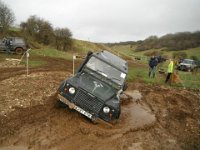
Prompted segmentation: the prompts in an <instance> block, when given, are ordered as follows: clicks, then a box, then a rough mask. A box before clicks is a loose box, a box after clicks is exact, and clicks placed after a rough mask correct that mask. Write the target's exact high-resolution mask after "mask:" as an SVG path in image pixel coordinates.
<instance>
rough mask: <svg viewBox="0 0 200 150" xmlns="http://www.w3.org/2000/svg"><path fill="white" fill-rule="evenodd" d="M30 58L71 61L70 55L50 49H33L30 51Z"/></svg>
mask: <svg viewBox="0 0 200 150" xmlns="http://www.w3.org/2000/svg"><path fill="white" fill-rule="evenodd" d="M30 56H41V57H52V58H62V59H65V60H72V53H68V52H64V51H58V50H56V49H52V48H43V49H33V50H31V51H30Z"/></svg>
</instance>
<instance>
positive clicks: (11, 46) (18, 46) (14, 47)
mask: <svg viewBox="0 0 200 150" xmlns="http://www.w3.org/2000/svg"><path fill="white" fill-rule="evenodd" d="M26 50H27V45H26V43H25V41H24V39H23V38H20V37H9V38H4V39H0V51H3V52H9V53H16V54H18V55H22V54H23V53H24V52H25V51H26Z"/></svg>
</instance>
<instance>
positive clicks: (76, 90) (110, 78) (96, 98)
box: [58, 51, 128, 122]
mask: <svg viewBox="0 0 200 150" xmlns="http://www.w3.org/2000/svg"><path fill="white" fill-rule="evenodd" d="M127 73H128V64H127V62H126V61H125V60H123V59H121V58H120V57H118V56H116V55H114V54H112V53H110V52H108V51H101V52H97V53H92V52H89V53H88V55H87V57H86V58H85V60H84V62H83V64H82V65H81V66H80V68H79V69H78V72H77V73H76V74H75V75H74V76H73V77H71V78H69V79H66V80H65V81H63V82H62V83H61V85H60V87H59V89H58V99H59V101H60V102H61V103H64V104H65V105H68V106H69V108H72V109H75V110H76V111H78V112H79V113H81V114H83V115H85V116H86V117H88V118H90V119H91V120H93V121H98V120H103V121H106V122H113V121H115V120H116V119H118V118H119V116H120V113H121V101H120V94H121V93H122V92H123V91H124V90H126V88H127V85H126V82H125V81H126V77H127Z"/></svg>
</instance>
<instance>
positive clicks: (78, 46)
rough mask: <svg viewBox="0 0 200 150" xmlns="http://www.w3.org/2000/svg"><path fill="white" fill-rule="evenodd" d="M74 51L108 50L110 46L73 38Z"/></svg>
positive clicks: (84, 52) (83, 52) (82, 52)
mask: <svg viewBox="0 0 200 150" xmlns="http://www.w3.org/2000/svg"><path fill="white" fill-rule="evenodd" d="M73 44H74V48H73V49H74V51H75V52H76V53H81V54H86V53H87V52H88V51H99V50H109V49H110V48H109V47H107V46H105V45H103V44H96V43H92V42H88V41H82V40H75V39H74V40H73Z"/></svg>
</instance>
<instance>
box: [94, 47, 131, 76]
mask: <svg viewBox="0 0 200 150" xmlns="http://www.w3.org/2000/svg"><path fill="white" fill-rule="evenodd" d="M93 55H94V56H96V57H97V58H99V59H101V60H103V61H105V62H107V63H108V64H110V65H112V66H114V67H116V68H118V69H119V70H121V71H122V72H124V73H126V74H127V73H128V64H127V61H125V60H123V59H122V58H120V57H118V56H116V55H114V54H112V53H110V52H108V51H106V50H103V51H101V52H97V53H94V54H93Z"/></svg>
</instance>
